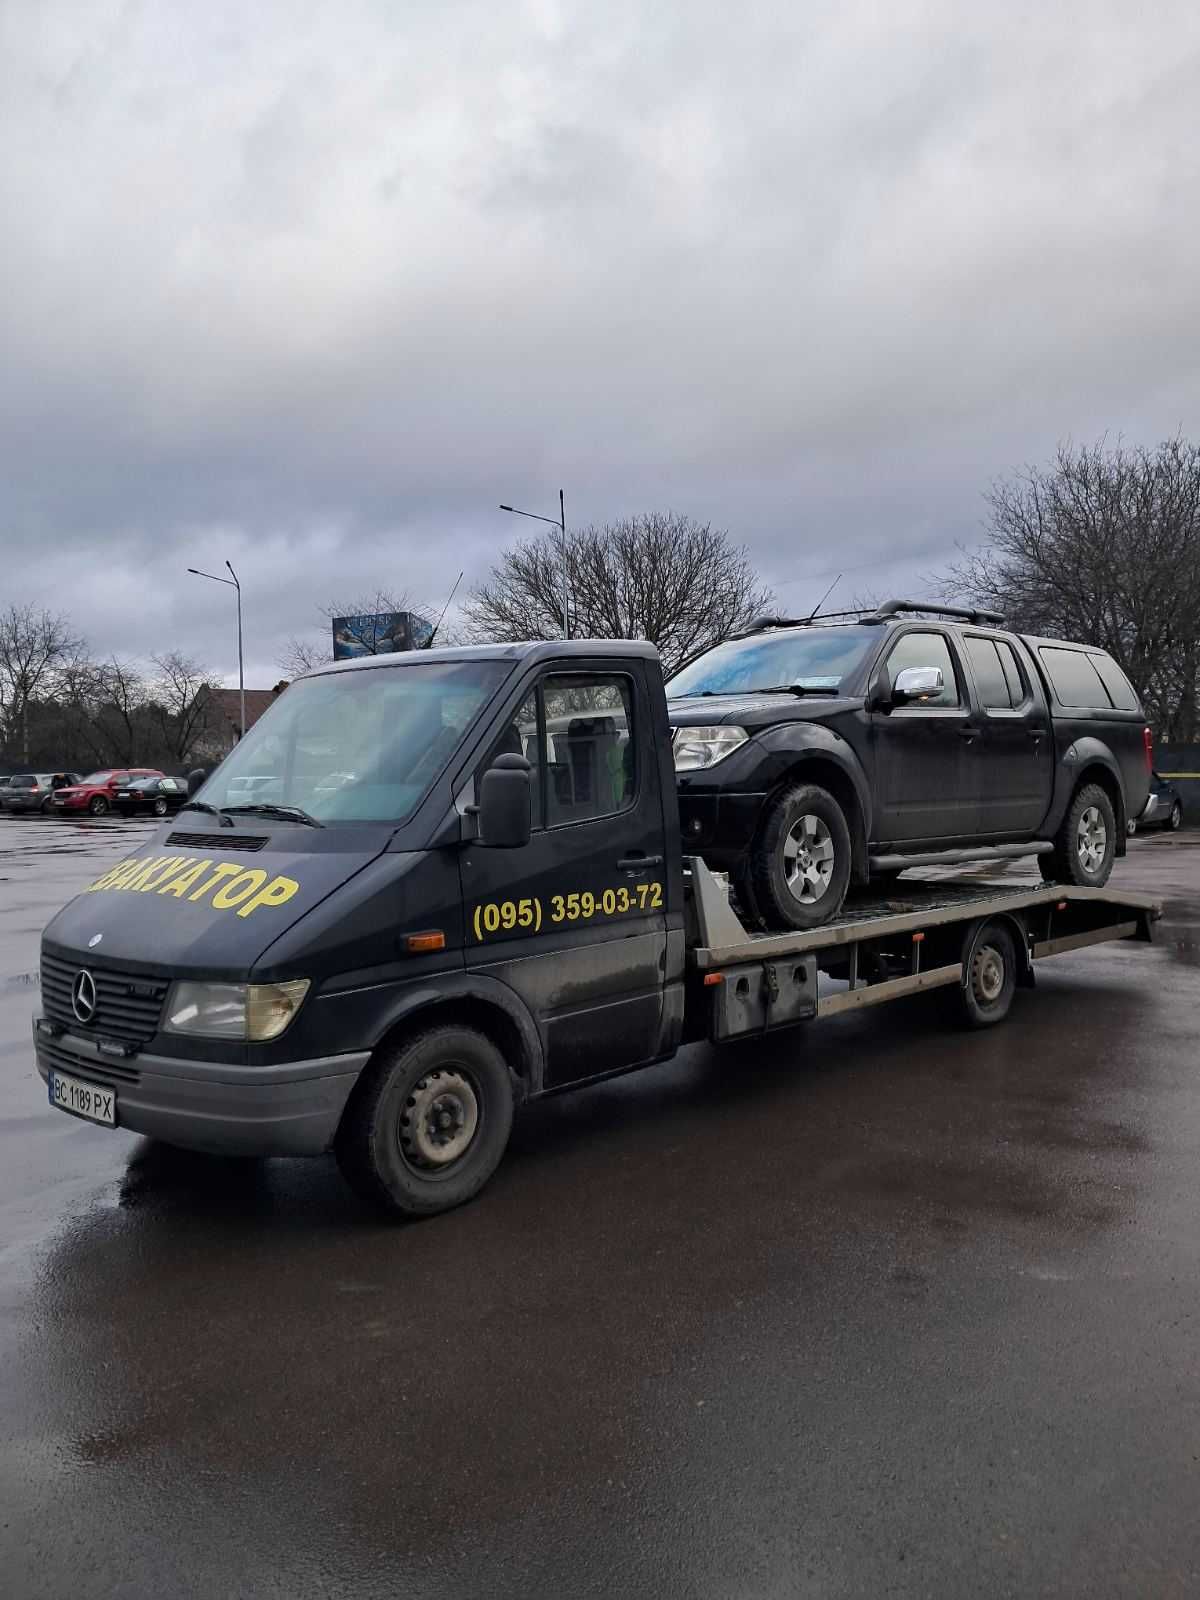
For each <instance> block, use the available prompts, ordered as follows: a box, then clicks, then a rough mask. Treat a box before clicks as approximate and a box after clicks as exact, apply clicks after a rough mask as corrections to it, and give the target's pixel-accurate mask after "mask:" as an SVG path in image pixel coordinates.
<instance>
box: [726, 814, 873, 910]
mask: <svg viewBox="0 0 1200 1600" xmlns="http://www.w3.org/2000/svg"><path fill="white" fill-rule="evenodd" d="M748 875H749V878H750V882H751V887H752V890H753V898H754V902H755V904H756V905H757V906H758V907H759V908H760V910H761V912H762V915H763V917H764V919H765V920H766V921H767V922H768V923H769V924H770V925H771V926H772V927H775V928H783V929H790V928H800V929H803V928H819V927H820V926H821V924H822V923H825V922H828V921H829V920H830V919H831V918H832V917H836V916H837V914H838V912H839V911H840V910H841V907H842V901H843V900H844V899H845V898H846V889H847V887H848V885H849V882H850V828H849V826H848V824H847V822H846V818H845V816H844V815H843V813H842V808H841V806H840V805H838V803H837V801H836V800H835V799H834V797H833V796H832V795H831V794H830V793H829V791H828V790H827V789H821V788H818V787H817V785H816V784H813V783H802V784H797V785H796V787H795V788H793V789H788V790H787V791H786V792H785V793H783V794H781V795H780V796H779V798H778V799H777V800H776V801H775V802H774V804H773V805H772V806H771V807H770V809H769V810H768V812H767V814H766V816H765V817H764V819H763V824H762V827H761V828H760V830H759V834H758V839H757V841H756V843H755V846H754V848H753V850H752V853H751V857H750V861H749V863H748Z"/></svg>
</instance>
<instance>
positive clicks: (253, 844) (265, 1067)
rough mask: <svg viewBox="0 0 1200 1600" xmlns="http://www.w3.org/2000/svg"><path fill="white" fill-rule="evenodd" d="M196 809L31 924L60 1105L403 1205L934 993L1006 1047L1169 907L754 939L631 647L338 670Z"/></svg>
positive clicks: (1120, 902)
mask: <svg viewBox="0 0 1200 1600" xmlns="http://www.w3.org/2000/svg"><path fill="white" fill-rule="evenodd" d="M331 774H336V775H337V782H332V781H331V780H330V775H331ZM247 777H253V778H254V779H255V783H254V785H253V786H252V787H248V785H247V782H246V779H247ZM190 788H191V790H192V793H191V797H190V799H189V801H188V805H187V806H186V807H185V808H184V809H183V810H182V811H181V812H180V814H179V815H178V816H177V817H176V818H175V819H173V820H172V821H171V822H168V823H165V824H164V825H163V826H162V827H161V828H160V829H158V830H156V832H155V833H154V834H153V835H152V836H150V837H149V838H148V839H147V840H146V842H145V844H144V846H143V847H142V848H141V849H139V850H138V851H137V852H136V853H135V854H134V855H132V856H130V857H129V858H127V859H126V860H123V861H120V862H118V863H117V864H116V865H114V866H113V867H111V868H110V869H109V870H108V871H106V872H105V873H104V874H102V876H101V877H99V878H97V879H96V880H95V882H94V883H92V884H91V885H89V887H88V888H87V889H86V890H85V891H84V892H83V893H82V894H80V895H78V896H77V897H76V898H75V899H74V900H72V901H71V902H70V903H69V904H68V905H67V906H66V907H64V909H63V910H62V911H61V912H59V914H58V915H57V916H56V917H55V919H54V920H53V921H52V922H51V923H50V925H49V926H48V927H47V929H46V931H45V933H44V935H43V940H42V968H41V978H42V990H41V992H42V1007H41V1014H40V1015H39V1016H38V1017H36V1018H35V1022H34V1040H35V1048H36V1053H37V1061H38V1069H39V1072H40V1074H41V1076H42V1079H43V1081H44V1082H45V1084H46V1090H47V1094H48V1096H49V1099H50V1102H51V1104H52V1105H54V1106H56V1107H58V1108H59V1109H61V1110H62V1111H64V1112H67V1113H69V1114H72V1115H74V1116H78V1117H81V1118H84V1119H87V1120H90V1121H92V1122H95V1123H99V1124H102V1125H104V1126H106V1127H110V1128H112V1127H122V1128H126V1129H130V1130H133V1131H136V1132H140V1133H143V1134H146V1135H148V1136H150V1137H151V1138H155V1139H160V1140H163V1141H165V1142H166V1143H169V1144H175V1145H179V1146H183V1147H186V1148H190V1149H198V1150H209V1151H214V1152H218V1153H237V1154H242V1155H264V1156H265V1155H316V1154H320V1153H322V1152H326V1151H330V1150H332V1151H333V1152H334V1154H335V1155H336V1157H337V1160H338V1162H339V1164H340V1166H341V1169H342V1171H343V1173H344V1174H345V1176H346V1177H347V1179H348V1180H349V1181H350V1182H351V1183H352V1184H353V1185H354V1187H355V1188H356V1189H357V1190H359V1191H360V1193H362V1194H363V1195H365V1196H367V1197H368V1198H369V1199H371V1200H372V1201H375V1202H378V1203H379V1204H380V1205H381V1206H382V1207H384V1208H385V1209H386V1210H388V1211H390V1212H391V1213H393V1214H398V1215H402V1216H426V1215H430V1214H432V1213H435V1212H439V1211H444V1210H446V1209H448V1208H449V1207H451V1206H455V1205H459V1204H461V1203H462V1202H463V1201H465V1200H467V1199H469V1198H471V1197H472V1196H473V1195H475V1194H476V1193H477V1192H478V1191H479V1190H480V1189H481V1188H482V1186H483V1185H484V1183H486V1181H487V1180H488V1178H489V1177H490V1176H491V1175H492V1173H493V1172H494V1171H495V1169H496V1167H497V1165H498V1163H499V1162H500V1159H501V1157H502V1155H503V1153H504V1149H505V1146H506V1145H507V1142H508V1138H509V1133H510V1129H511V1126H512V1120H513V1115H514V1110H515V1108H517V1107H518V1106H520V1105H521V1104H524V1103H528V1102H530V1101H533V1100H536V1099H538V1098H540V1097H542V1096H545V1095H549V1094H556V1093H560V1092H562V1091H564V1090H567V1089H571V1088H576V1087H578V1086H580V1085H582V1084H588V1083H594V1082H596V1081H598V1080H600V1079H603V1078H608V1077H613V1076H615V1075H617V1074H619V1073H625V1072H631V1071H634V1070H638V1069H641V1068H645V1067H650V1066H653V1065H654V1064H655V1063H656V1062H661V1061H664V1060H667V1059H668V1058H670V1057H671V1056H672V1055H673V1054H674V1053H675V1052H676V1051H677V1050H678V1049H679V1048H680V1047H681V1046H682V1045H685V1044H688V1043H693V1042H697V1041H702V1040H707V1041H711V1042H712V1043H714V1044H720V1043H723V1042H725V1041H729V1040H735V1039H745V1038H748V1037H752V1036H755V1035H770V1034H775V1033H777V1032H779V1031H780V1030H782V1029H784V1028H790V1027H794V1026H797V1025H799V1024H800V1023H803V1022H811V1021H815V1020H819V1019H821V1018H823V1017H829V1016H832V1015H836V1014H837V1013H839V1012H845V1011H848V1010H851V1009H858V1008H862V1007H870V1006H878V1005H884V1004H887V1003H889V1002H891V1001H898V1000H901V999H904V998H906V997H908V996H911V995H914V994H917V993H919V992H922V991H927V990H942V991H944V992H945V995H946V996H947V998H948V999H949V1000H950V1001H951V1003H952V1005H953V1008H954V1009H955V1011H956V1012H957V1014H958V1016H959V1017H960V1018H961V1019H962V1021H963V1022H964V1023H965V1024H967V1025H969V1026H972V1027H989V1026H993V1025H995V1024H996V1023H998V1022H1000V1021H1002V1020H1003V1018H1004V1017H1005V1016H1006V1015H1007V1014H1008V1012H1009V1009H1010V1007H1011V1005H1012V1002H1013V997H1014V994H1015V992H1016V990H1017V989H1018V988H1022V987H1028V986H1030V985H1032V983H1033V979H1034V972H1035V969H1036V966H1037V963H1038V962H1040V961H1042V960H1044V959H1046V958H1047V957H1049V956H1054V955H1060V954H1065V953H1067V952H1069V951H1074V950H1080V949H1083V948H1085V947H1087V946H1090V945H1095V944H1099V943H1102V942H1105V941H1110V940H1125V939H1133V940H1143V941H1148V940H1151V939H1152V938H1153V933H1154V924H1155V922H1156V920H1157V919H1158V917H1159V915H1160V908H1159V906H1158V905H1157V904H1156V903H1155V902H1154V901H1153V900H1151V899H1149V898H1147V897H1146V896H1143V895H1137V894H1127V893H1122V892H1120V891H1118V890H1113V889H1111V888H1109V887H1107V886H1106V887H1104V888H1102V889H1101V888H1083V887H1073V886H1066V885H1057V884H1038V885H1036V886H1023V885H1014V884H1006V883H1004V882H998V883H986V882H982V881H979V880H976V879H972V880H969V881H964V880H962V879H958V880H952V879H944V880H941V881H930V880H928V879H925V880H922V879H919V878H918V879H916V880H913V881H910V880H909V879H907V878H903V879H901V880H900V881H899V882H898V883H896V884H894V885H892V886H890V888H889V889H888V890H887V891H886V893H884V894H882V895H876V896H875V897H874V898H869V899H859V900H857V901H852V902H849V903H848V904H847V906H846V908H845V909H844V911H843V913H842V914H841V915H840V916H839V917H838V918H837V919H836V920H834V921H832V922H829V923H827V924H826V925H824V926H821V927H818V928H814V929H810V930H807V931H793V932H787V933H772V932H763V931H760V930H757V929H755V928H752V927H748V926H747V923H746V918H745V914H744V913H743V912H742V911H741V910H740V909H739V907H738V906H737V904H736V903H735V899H734V897H732V896H731V894H730V890H729V885H728V882H727V881H725V880H723V879H722V878H721V877H720V875H719V874H717V873H715V872H713V871H711V870H710V869H709V867H708V866H706V864H705V862H704V860H703V859H702V858H701V857H700V856H698V855H696V854H690V853H688V852H687V850H686V848H685V845H684V841H683V838H682V835H681V829H680V817H679V807H678V802H677V798H676V784H675V771H674V765H673V758H672V742H671V730H670V728H669V726H668V722H667V709H666V699H665V696H664V692H663V680H662V672H661V668H660V665H659V660H658V656H657V653H656V651H655V650H654V649H653V647H652V646H650V645H647V644H641V643H637V642H632V641H612V640H604V641H595V640H592V641H586V640H585V641H571V642H563V641H556V642H545V641H542V642H535V643H529V644H522V645H495V646H483V647H474V648H470V649H461V650H455V649H443V650H430V651H421V652H412V653H409V654H398V655H393V656H386V657H372V658H368V659H365V660H359V661H352V662H345V663H339V664H337V665H331V666H329V667H327V668H323V669H319V670H317V671H314V672H313V673H311V674H309V675H308V676H306V677H304V678H302V679H299V680H297V681H296V682H295V683H294V684H293V685H292V686H291V687H290V688H289V689H287V690H286V691H285V692H284V693H283V694H282V695H281V696H280V697H279V699H278V700H277V701H276V703H275V704H274V705H273V706H272V707H271V708H270V710H269V711H268V712H267V714H266V715H265V716H264V717H263V718H261V719H260V721H259V722H258V723H257V724H256V725H255V726H254V728H253V729H251V730H250V731H249V732H248V733H247V735H246V737H245V738H244V739H243V740H242V742H241V743H240V744H238V745H237V746H236V747H235V749H234V751H233V753H232V754H231V755H230V756H228V757H227V758H226V759H225V761H224V762H222V764H221V765H220V766H219V767H218V768H217V769H216V771H215V772H213V773H212V774H211V775H209V776H207V777H205V775H204V774H194V775H193V781H192V783H191V784H190ZM248 795H249V796H250V798H247V796H248ZM946 1048H951V1049H952V1048H954V1046H953V1044H952V1043H948V1044H947V1045H946Z"/></svg>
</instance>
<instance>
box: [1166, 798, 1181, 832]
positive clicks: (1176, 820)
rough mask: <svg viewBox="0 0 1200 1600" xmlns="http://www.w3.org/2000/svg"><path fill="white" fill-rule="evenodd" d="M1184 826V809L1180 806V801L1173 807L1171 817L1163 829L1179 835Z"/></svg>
mask: <svg viewBox="0 0 1200 1600" xmlns="http://www.w3.org/2000/svg"><path fill="white" fill-rule="evenodd" d="M1182 826H1183V807H1182V806H1181V805H1180V804H1179V801H1178V800H1176V802H1175V804H1174V805H1173V806H1172V807H1171V815H1170V816H1169V817H1168V818H1167V820H1166V821H1165V822H1164V823H1163V827H1164V829H1165V830H1166V832H1167V833H1178V832H1179V830H1180V828H1181V827H1182Z"/></svg>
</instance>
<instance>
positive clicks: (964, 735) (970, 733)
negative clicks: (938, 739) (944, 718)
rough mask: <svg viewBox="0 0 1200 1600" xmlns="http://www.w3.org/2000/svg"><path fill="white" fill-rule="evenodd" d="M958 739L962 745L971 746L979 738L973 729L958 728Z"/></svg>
mask: <svg viewBox="0 0 1200 1600" xmlns="http://www.w3.org/2000/svg"><path fill="white" fill-rule="evenodd" d="M958 737H959V738H960V739H961V740H962V741H963V743H964V744H973V743H974V742H975V740H976V739H977V738H978V737H979V734H978V732H977V730H976V729H974V728H960V729H959V730H958Z"/></svg>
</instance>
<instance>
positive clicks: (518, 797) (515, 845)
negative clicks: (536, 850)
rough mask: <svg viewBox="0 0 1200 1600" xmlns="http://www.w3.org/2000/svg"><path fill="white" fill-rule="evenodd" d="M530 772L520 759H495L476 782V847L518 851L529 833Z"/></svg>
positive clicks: (531, 817)
mask: <svg viewBox="0 0 1200 1600" xmlns="http://www.w3.org/2000/svg"><path fill="white" fill-rule="evenodd" d="M532 773H533V769H532V768H531V767H530V765H529V763H528V761H526V759H525V757H524V756H518V755H503V756H497V757H496V760H495V762H494V764H493V765H492V766H490V767H489V768H488V770H487V771H486V772H485V773H484V775H483V777H482V778H481V779H480V780H479V843H480V844H482V845H487V846H488V847H489V848H490V849H493V850H519V849H520V847H521V846H522V845H525V844H528V843H529V836H530V834H531V833H532V831H533V778H532Z"/></svg>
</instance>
